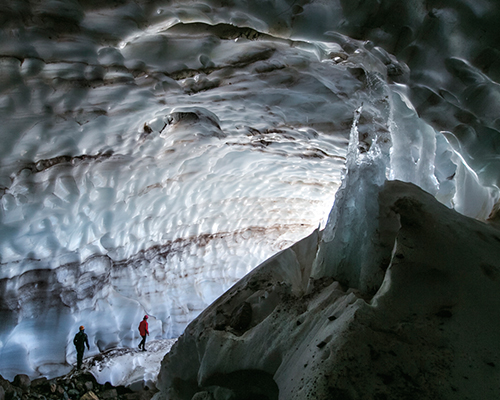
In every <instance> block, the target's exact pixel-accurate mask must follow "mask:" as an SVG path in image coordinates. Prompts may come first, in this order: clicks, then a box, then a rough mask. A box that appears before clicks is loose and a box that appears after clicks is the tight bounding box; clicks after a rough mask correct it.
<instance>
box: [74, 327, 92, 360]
mask: <svg viewBox="0 0 500 400" xmlns="http://www.w3.org/2000/svg"><path fill="white" fill-rule="evenodd" d="M73 344H74V345H75V347H76V368H77V369H80V368H82V361H83V352H84V351H85V345H87V350H90V346H89V338H88V337H87V334H86V333H85V328H84V327H83V325H82V326H80V331H79V332H78V333H77V334H76V335H75V338H74V339H73Z"/></svg>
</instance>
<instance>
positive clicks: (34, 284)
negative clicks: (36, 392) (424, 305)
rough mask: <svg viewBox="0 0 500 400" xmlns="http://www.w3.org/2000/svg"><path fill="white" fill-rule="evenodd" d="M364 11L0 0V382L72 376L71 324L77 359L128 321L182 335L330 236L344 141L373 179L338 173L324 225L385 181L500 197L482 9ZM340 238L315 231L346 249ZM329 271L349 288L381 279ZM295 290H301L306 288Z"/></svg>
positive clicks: (125, 329)
mask: <svg viewBox="0 0 500 400" xmlns="http://www.w3.org/2000/svg"><path fill="white" fill-rule="evenodd" d="M353 4H354V3H353ZM380 4H381V6H380V8H378V9H377V10H375V9H371V8H370V7H368V6H366V7H363V8H356V7H354V8H352V9H351V7H350V6H349V5H346V4H343V2H337V1H332V2H330V3H327V2H323V1H311V2H308V3H307V4H303V5H299V4H295V2H293V4H292V2H288V1H277V2H272V3H271V2H267V1H253V2H245V1H231V2H222V3H221V2H219V1H206V2H204V3H198V2H195V1H194V2H189V3H186V2H182V1H179V2H177V1H153V2H140V1H129V2H121V3H119V4H118V3H117V4H115V3H114V2H109V4H108V3H107V2H103V3H102V4H100V5H96V4H94V2H92V1H81V2H71V3H67V4H65V5H64V6H62V5H61V2H59V1H55V0H46V1H43V2H40V3H36V4H35V3H34V4H31V3H29V2H28V3H26V2H17V1H14V0H8V1H6V2H5V5H4V6H3V7H4V10H3V16H4V17H2V18H3V19H2V21H4V24H3V25H2V29H1V30H0V54H1V55H2V58H1V60H0V63H1V68H0V120H1V121H2V125H1V127H0V138H1V143H2V146H0V195H1V206H0V266H1V268H0V293H1V299H0V319H1V321H2V324H1V326H0V374H2V375H3V376H4V377H6V378H12V377H13V376H14V375H15V374H17V373H27V374H28V375H30V376H32V377H36V376H39V375H46V376H54V375H58V374H61V373H63V372H65V371H67V370H68V369H70V368H71V364H73V363H74V360H75V353H74V348H73V345H72V338H73V336H74V334H75V333H76V331H77V329H78V326H79V325H81V324H83V325H85V327H86V331H87V333H88V334H89V338H90V341H91V350H90V352H89V355H90V356H94V355H98V354H99V353H101V352H105V351H107V350H110V349H114V348H124V347H125V348H127V347H128V348H135V345H136V342H137V340H138V337H139V336H138V332H137V327H136V326H137V324H138V322H139V321H140V320H141V318H142V315H143V314H144V313H148V314H150V315H151V316H152V317H154V318H151V319H150V321H151V338H152V339H154V340H159V339H169V338H176V337H178V336H179V335H180V334H181V333H182V332H183V331H184V329H185V327H186V325H187V324H188V323H189V322H190V321H192V320H193V319H194V318H195V317H196V316H197V315H198V314H199V313H200V312H201V311H202V310H203V309H205V307H206V306H207V305H209V304H210V303H211V302H212V301H214V300H215V299H216V298H217V297H218V296H220V295H221V294H222V293H223V292H224V291H226V290H227V289H228V288H230V287H231V286H232V285H233V284H235V283H236V282H237V281H238V280H239V279H240V278H241V277H242V276H244V275H245V274H247V273H248V272H249V271H251V270H252V269H253V268H254V267H255V266H257V265H258V264H259V263H261V262H262V261H264V260H266V259H268V258H269V257H270V256H271V255H273V254H275V253H276V252H277V251H280V250H283V249H285V248H287V247H288V246H290V245H291V244H293V243H295V242H296V241H298V240H299V239H301V238H303V237H305V236H307V235H309V234H311V232H313V231H314V229H316V228H317V227H318V226H320V227H322V228H323V227H324V226H325V223H326V220H327V218H328V215H329V212H330V209H331V207H332V204H333V199H334V196H335V193H336V191H337V189H338V188H339V187H340V185H341V178H342V170H343V168H344V166H345V162H346V155H347V153H348V139H349V135H350V133H352V132H354V133H356V134H355V135H354V134H353V135H351V136H353V137H352V139H353V140H352V141H351V143H355V142H357V144H356V145H353V146H352V147H351V153H352V152H355V153H356V154H355V156H356V157H354V158H353V157H351V162H353V163H357V162H358V161H357V160H365V161H370V162H373V163H376V164H377V165H378V166H379V167H380V168H379V169H377V170H376V171H375V175H373V176H366V175H365V174H364V173H361V174H360V175H359V176H358V177H352V181H353V182H351V183H349V184H348V183H347V181H348V180H349V179H351V178H348V179H347V180H344V183H343V185H344V188H343V190H342V191H341V192H340V193H339V196H338V199H339V202H342V201H343V202H345V204H347V207H343V206H342V207H338V208H337V209H334V210H337V211H334V212H333V213H332V214H330V219H331V220H332V221H333V220H336V218H337V217H336V213H340V214H341V213H343V212H346V213H348V212H349V210H351V211H353V210H354V211H356V210H357V211H356V212H354V214H356V215H355V216H356V218H357V220H359V221H362V220H363V219H362V216H363V213H365V214H366V213H368V215H369V214H370V212H371V211H370V210H372V209H373V207H375V206H376V202H375V198H374V197H373V196H372V198H370V195H369V194H368V193H372V194H373V195H375V193H377V190H378V189H377V187H375V186H373V185H372V184H373V183H377V184H378V185H379V184H382V182H383V180H384V179H385V178H386V177H387V178H391V179H400V180H403V181H407V182H413V183H415V184H417V185H419V186H420V187H422V188H423V189H425V190H427V191H428V192H429V193H431V194H432V195H435V196H436V198H437V199H439V200H440V201H441V202H442V203H443V204H445V205H446V206H448V207H451V208H454V209H456V210H457V211H459V212H460V213H462V214H464V215H467V216H471V217H476V218H480V219H486V218H487V216H488V214H489V213H490V211H491V209H492V207H493V205H494V204H495V202H496V201H497V200H498V197H499V195H498V187H497V186H498V179H499V176H498V170H499V169H498V160H499V158H498V155H497V154H496V153H495V151H496V150H495V149H497V136H495V132H497V129H498V118H497V112H496V109H497V108H495V107H496V105H497V104H498V101H497V98H498V84H497V83H496V82H497V81H498V78H499V76H497V75H496V69H495V65H496V63H498V59H497V58H495V57H496V56H495V54H496V53H495V51H494V48H495V46H496V45H495V42H494V41H492V39H491V37H492V35H489V31H488V29H490V27H491V26H496V25H495V24H496V20H495V18H494V15H496V11H495V10H496V9H497V8H496V7H495V3H494V2H492V1H484V2H481V3H480V4H479V3H477V4H476V3H474V4H472V3H470V4H469V2H467V1H458V2H457V5H456V6H451V5H450V6H449V7H448V8H435V9H432V10H426V9H425V7H424V6H423V4H422V5H418V4H413V3H412V4H413V5H403V2H402V3H401V6H400V7H401V10H399V9H398V10H396V11H395V12H393V13H386V10H385V7H386V6H387V4H388V3H387V2H381V3H380ZM405 4H406V3H405ZM419 4H420V3H419ZM454 7H455V8H454ZM27 15H29V16H30V17H29V18H27V17H26V16H27ZM479 25H480V26H482V27H483V30H484V31H485V32H486V34H482V35H476V31H475V29H476V28H475V27H476V26H479ZM364 27H365V28H364ZM368 27H369V28H368ZM394 29H400V31H397V32H394V31H393V30H394ZM359 30H361V31H362V32H361V33H360V32H359ZM354 37H356V38H358V39H359V38H361V37H363V40H358V39H353V38H354ZM436 38H437V39H439V40H435V39H436ZM464 38H467V40H465V39H464ZM384 48H385V49H386V50H384ZM483 48H484V49H486V50H484V51H482V50H481V49H483ZM387 50H389V51H392V52H393V53H394V54H395V55H393V54H390V53H389V52H388V51H387ZM467 60H474V63H472V62H469V61H467ZM360 106H362V108H361V113H360V115H359V121H358V122H357V123H356V124H354V126H353V119H355V114H356V110H358V109H359V107H360ZM351 127H353V129H351ZM356 136H357V137H356ZM358 152H359V156H358V154H357V153H358ZM352 171H353V173H354V171H355V169H352ZM358 171H359V170H358ZM372 177H373V179H375V180H374V181H373V182H371V181H370V180H371V178H372ZM363 185H364V186H363ZM376 186H377V185H376ZM370 190H372V191H370ZM356 191H357V192H356ZM342 196H343V200H342V201H340V199H342ZM365 200H366V201H365ZM351 202H357V204H358V205H360V206H359V209H357V208H356V207H352V204H351ZM370 207H372V208H370ZM343 210H344V211H343ZM343 221H348V218H344V219H343ZM346 223H347V222H346ZM335 226H336V224H335V223H333V222H332V223H330V224H329V227H327V230H326V232H327V233H326V236H325V237H326V238H327V239H328V240H330V239H332V240H333V239H334V238H335V237H337V238H338V239H335V240H333V241H334V243H337V242H336V240H339V241H340V243H347V244H348V243H349V240H350V238H349V237H348V236H344V237H340V236H338V235H337V236H336V233H335V229H337V228H335ZM366 229H368V230H366ZM370 229H374V225H373V224H372V225H370V223H369V221H367V223H366V224H365V225H363V226H360V227H359V231H358V232H353V231H352V232H351V231H345V232H346V234H348V232H351V234H352V235H354V236H355V237H358V239H359V237H360V236H359V235H369V230H370ZM339 230H340V229H339V228H338V229H337V231H339ZM335 246H337V245H335ZM325 251H326V250H325ZM350 251H351V256H352V257H356V256H358V258H363V257H366V256H367V255H369V254H370V251H371V250H370V248H369V246H367V248H365V249H364V250H363V251H364V253H363V252H360V253H359V254H357V253H356V251H354V250H353V248H352V244H351V250H350ZM330 256H331V254H330V255H329V256H326V259H329V258H330ZM325 268H326V267H325V264H324V263H319V262H318V264H317V265H315V267H314V268H312V270H311V271H310V273H312V274H313V276H316V275H314V274H322V273H323V272H319V271H324V270H325ZM326 269H327V268H326ZM342 271H343V272H342V274H344V273H345V274H346V275H345V276H346V279H347V281H349V282H352V283H353V286H355V287H359V288H365V289H367V288H369V287H372V288H374V287H377V285H378V284H376V283H374V282H379V283H380V281H381V280H382V279H383V276H382V275H379V276H378V277H376V278H374V277H373V274H372V273H367V275H366V277H361V278H360V275H359V274H360V271H365V270H364V269H363V268H361V269H358V270H353V271H350V272H349V271H347V270H345V269H342ZM306 275H307V274H306ZM294 279H295V280H296V281H297V282H296V290H299V291H300V287H301V285H300V284H299V282H301V281H302V280H303V279H306V280H307V278H304V277H296V278H294ZM354 282H356V283H354ZM363 285H364V286H363ZM131 364H132V363H131ZM134 373H135V372H134ZM120 374H121V373H120ZM123 374H126V373H125V372H123ZM145 374H146V372H145ZM147 374H148V375H147V377H145V379H146V380H150V379H151V374H150V373H149V372H148V373H147ZM112 375H113V372H109V375H106V376H107V377H109V376H112ZM135 376H136V375H134V378H133V379H135ZM145 376H146V375H145ZM103 379H105V378H103Z"/></svg>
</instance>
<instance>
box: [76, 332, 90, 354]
mask: <svg viewBox="0 0 500 400" xmlns="http://www.w3.org/2000/svg"><path fill="white" fill-rule="evenodd" d="M73 344H74V345H75V347H76V350H77V351H83V350H84V349H85V345H87V349H89V348H90V346H89V339H88V337H87V334H86V333H85V332H83V331H80V332H78V333H77V334H76V335H75V338H74V339H73Z"/></svg>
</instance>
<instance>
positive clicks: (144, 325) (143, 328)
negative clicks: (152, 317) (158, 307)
mask: <svg viewBox="0 0 500 400" xmlns="http://www.w3.org/2000/svg"><path fill="white" fill-rule="evenodd" d="M139 333H140V334H141V337H142V340H141V343H139V349H141V348H142V351H146V336H147V335H149V330H148V316H147V315H145V316H144V318H143V319H142V321H141V323H140V324H139Z"/></svg>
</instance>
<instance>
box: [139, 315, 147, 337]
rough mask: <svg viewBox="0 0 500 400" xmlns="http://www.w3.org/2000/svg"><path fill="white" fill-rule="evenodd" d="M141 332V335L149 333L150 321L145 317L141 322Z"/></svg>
mask: <svg viewBox="0 0 500 400" xmlns="http://www.w3.org/2000/svg"><path fill="white" fill-rule="evenodd" d="M139 333H140V334H141V336H146V335H149V331H148V321H146V320H145V319H143V320H142V321H141V323H140V324H139Z"/></svg>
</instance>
